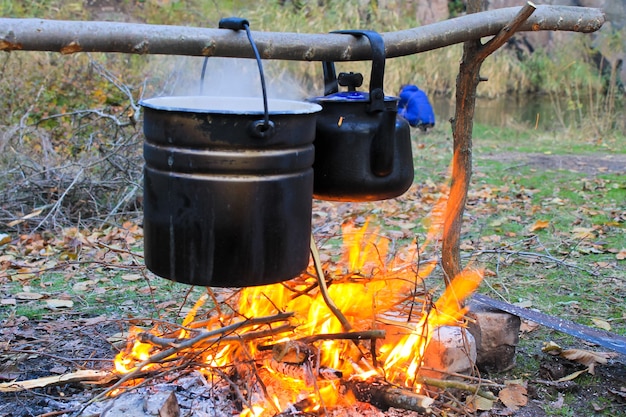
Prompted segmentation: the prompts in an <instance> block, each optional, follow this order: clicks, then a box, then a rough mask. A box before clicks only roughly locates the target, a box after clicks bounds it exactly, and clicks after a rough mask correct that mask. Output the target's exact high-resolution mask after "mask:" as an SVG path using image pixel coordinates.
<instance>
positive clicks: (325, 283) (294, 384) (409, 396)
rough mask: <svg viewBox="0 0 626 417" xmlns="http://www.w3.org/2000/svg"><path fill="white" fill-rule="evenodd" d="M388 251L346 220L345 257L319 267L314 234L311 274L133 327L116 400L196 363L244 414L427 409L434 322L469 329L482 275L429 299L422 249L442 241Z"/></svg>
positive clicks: (208, 299) (119, 368)
mask: <svg viewBox="0 0 626 417" xmlns="http://www.w3.org/2000/svg"><path fill="white" fill-rule="evenodd" d="M436 223H438V222H436V221H433V224H434V226H432V227H431V230H430V231H429V233H428V238H427V241H426V242H424V244H422V245H419V247H418V245H417V244H416V243H415V242H414V243H413V244H411V245H409V246H407V247H405V248H403V249H401V250H398V251H396V252H395V253H393V254H391V253H389V252H390V251H389V243H390V242H389V240H388V239H386V238H385V237H383V236H381V235H380V234H379V233H378V231H377V230H376V229H374V228H372V227H370V226H369V222H366V223H365V224H364V225H363V226H362V227H355V226H354V225H352V224H346V225H344V227H343V230H342V235H343V245H344V248H343V255H342V257H341V259H339V260H338V261H337V262H327V263H326V264H324V265H322V263H321V261H320V259H319V255H318V253H317V249H316V247H315V243H314V241H313V239H312V253H313V262H312V264H311V266H310V268H309V271H307V272H306V273H304V274H302V275H301V276H300V277H298V278H295V279H293V280H290V281H287V282H283V283H278V284H272V285H266V286H259V287H247V288H242V289H236V290H235V289H233V290H226V289H221V290H219V291H220V292H219V293H218V292H213V291H211V290H208V291H207V293H205V294H204V295H202V296H201V297H200V299H198V301H197V302H196V303H195V305H194V307H193V308H192V309H191V310H190V311H189V312H188V314H187V316H186V317H185V319H184V320H183V322H182V323H181V324H180V325H179V326H176V327H175V326H173V325H172V324H161V325H159V326H156V327H155V328H153V329H151V330H150V331H146V330H144V329H139V328H137V329H132V335H131V337H130V338H129V340H128V346H127V348H126V349H125V350H124V351H122V352H120V353H119V354H118V355H117V357H116V359H115V369H116V372H117V373H119V374H120V375H122V377H121V379H120V381H119V382H118V383H117V384H116V385H115V386H114V388H115V389H111V390H109V391H108V393H107V394H108V395H110V396H114V395H116V394H118V393H120V392H122V391H123V390H124V388H125V387H130V386H133V385H136V384H141V383H142V382H143V381H145V379H146V378H148V377H147V376H146V375H155V374H159V375H162V376H163V377H164V378H165V379H167V380H173V379H176V378H177V377H178V376H180V373H181V370H187V371H188V370H189V369H194V371H197V372H200V373H202V374H203V375H204V377H205V378H206V380H207V381H211V383H212V384H216V385H217V386H219V387H222V388H223V389H224V391H225V392H230V393H231V394H233V393H234V394H233V397H234V398H235V401H236V402H237V403H238V404H239V407H240V409H241V415H243V416H265V415H277V414H281V413H283V414H282V415H291V414H289V413H293V412H295V411H297V412H298V413H313V414H315V413H323V412H325V411H327V410H328V409H333V408H336V407H343V406H350V405H351V404H353V403H355V402H356V401H369V402H371V403H373V404H374V405H378V406H379V407H381V408H385V407H389V406H394V405H395V404H396V403H398V404H400V403H407V402H408V403H410V405H409V406H407V407H406V408H409V409H414V410H418V411H429V409H430V408H429V407H430V405H431V404H432V402H433V399H432V398H430V397H429V396H428V395H427V393H426V392H425V391H424V389H423V387H422V385H423V383H424V380H425V377H423V375H422V374H421V372H420V370H421V367H422V364H423V360H424V352H425V350H426V347H427V346H428V343H429V341H430V339H431V337H432V335H433V331H434V329H436V328H438V327H440V326H447V325H462V323H461V322H462V319H463V317H464V314H465V313H466V308H464V307H463V300H464V299H465V298H466V297H467V296H469V295H470V294H471V293H472V292H473V291H474V290H475V289H476V288H477V286H478V285H479V283H480V281H481V279H482V274H481V272H479V271H465V272H463V273H462V274H460V275H459V276H457V277H455V278H454V279H453V280H452V282H451V284H450V285H449V286H448V287H446V288H445V290H443V292H442V294H441V295H440V296H439V297H438V298H437V299H436V300H434V298H435V297H434V294H435V293H436V291H435V290H429V289H427V288H426V287H425V285H424V282H423V281H424V278H426V277H427V276H429V275H430V274H431V272H432V271H433V269H434V268H435V267H436V263H437V262H436V260H431V261H428V262H420V255H422V254H423V252H424V250H425V249H426V248H427V247H428V246H429V245H430V244H431V243H432V242H433V241H436V240H437V237H438V236H437V235H438V230H439V227H438V226H437V225H436Z"/></svg>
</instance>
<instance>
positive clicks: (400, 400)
mask: <svg viewBox="0 0 626 417" xmlns="http://www.w3.org/2000/svg"><path fill="white" fill-rule="evenodd" d="M343 386H344V387H345V388H347V389H349V390H350V391H352V393H353V394H354V396H355V398H356V399H357V400H358V401H361V402H366V403H369V404H372V405H373V406H375V407H378V408H380V409H381V410H387V409H388V408H390V407H395V408H401V409H403V410H412V411H417V412H418V413H424V414H430V413H432V409H431V406H432V405H433V403H434V402H435V400H434V399H432V398H430V397H427V396H425V395H421V394H417V393H415V392H412V391H409V390H406V389H402V388H398V387H394V386H391V385H389V384H387V383H384V382H379V381H376V380H367V381H345V382H343Z"/></svg>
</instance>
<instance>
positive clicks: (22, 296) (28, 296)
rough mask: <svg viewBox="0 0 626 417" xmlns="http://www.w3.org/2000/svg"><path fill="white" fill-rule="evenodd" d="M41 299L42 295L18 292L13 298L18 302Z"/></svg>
mask: <svg viewBox="0 0 626 417" xmlns="http://www.w3.org/2000/svg"><path fill="white" fill-rule="evenodd" d="M43 297H44V296H43V294H39V293H36V292H29V291H28V292H27V291H24V292H18V293H17V294H15V298H17V299H18V300H39V299H41V298H43Z"/></svg>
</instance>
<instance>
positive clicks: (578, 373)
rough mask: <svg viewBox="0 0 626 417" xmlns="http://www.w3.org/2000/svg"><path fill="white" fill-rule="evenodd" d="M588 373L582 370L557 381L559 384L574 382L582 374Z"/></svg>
mask: <svg viewBox="0 0 626 417" xmlns="http://www.w3.org/2000/svg"><path fill="white" fill-rule="evenodd" d="M587 371H588V369H581V370H580V371H576V372H572V373H571V374H569V375H565V376H564V377H563V378H559V379H557V382H566V381H573V380H574V379H576V378H578V377H579V376H581V375H582V374H585V373H587Z"/></svg>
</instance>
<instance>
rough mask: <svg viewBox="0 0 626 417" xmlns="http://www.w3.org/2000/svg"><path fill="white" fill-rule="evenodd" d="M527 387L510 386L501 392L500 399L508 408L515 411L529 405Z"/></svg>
mask: <svg viewBox="0 0 626 417" xmlns="http://www.w3.org/2000/svg"><path fill="white" fill-rule="evenodd" d="M526 394H527V391H526V387H524V386H523V385H520V384H508V385H507V386H506V387H505V388H503V389H501V390H500V393H499V394H498V398H499V399H500V401H502V404H504V405H505V406H506V407H507V408H509V409H511V410H513V411H515V410H518V409H519V408H520V407H524V406H525V405H526V404H527V403H528V396H527V395H526Z"/></svg>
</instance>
